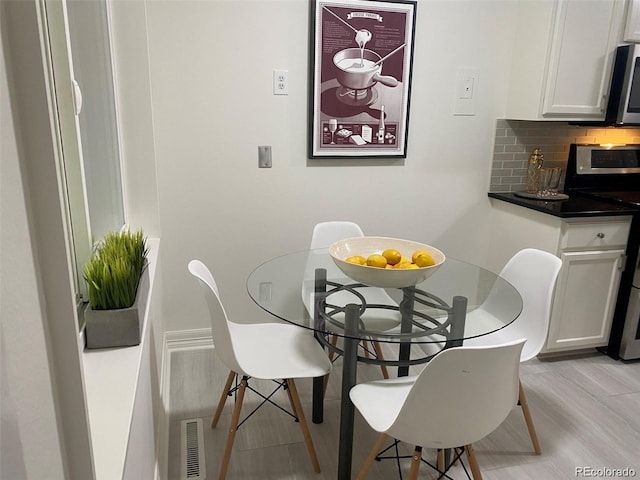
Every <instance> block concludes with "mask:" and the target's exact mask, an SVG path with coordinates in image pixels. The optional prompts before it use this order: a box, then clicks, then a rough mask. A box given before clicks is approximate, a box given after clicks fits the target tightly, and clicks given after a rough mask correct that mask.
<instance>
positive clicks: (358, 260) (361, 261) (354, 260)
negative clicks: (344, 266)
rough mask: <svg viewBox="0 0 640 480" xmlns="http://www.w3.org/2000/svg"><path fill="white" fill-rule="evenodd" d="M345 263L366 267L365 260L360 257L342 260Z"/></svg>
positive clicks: (354, 256)
mask: <svg viewBox="0 0 640 480" xmlns="http://www.w3.org/2000/svg"><path fill="white" fill-rule="evenodd" d="M344 261H345V262H349V263H355V264H356V265H366V264H367V259H366V258H364V257H363V256H362V255H352V256H351V257H347V258H345V259H344Z"/></svg>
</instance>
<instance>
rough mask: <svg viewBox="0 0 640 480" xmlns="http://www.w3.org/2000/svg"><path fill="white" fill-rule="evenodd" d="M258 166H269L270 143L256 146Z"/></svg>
mask: <svg viewBox="0 0 640 480" xmlns="http://www.w3.org/2000/svg"><path fill="white" fill-rule="evenodd" d="M258 167H260V168H271V145H261V146H258Z"/></svg>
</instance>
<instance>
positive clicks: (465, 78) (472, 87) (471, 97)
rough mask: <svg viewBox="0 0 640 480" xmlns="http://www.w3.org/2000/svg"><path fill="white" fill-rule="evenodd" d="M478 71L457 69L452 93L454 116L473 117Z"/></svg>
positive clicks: (475, 69)
mask: <svg viewBox="0 0 640 480" xmlns="http://www.w3.org/2000/svg"><path fill="white" fill-rule="evenodd" d="M479 78H480V69H479V68H471V67H461V68H459V69H458V73H457V78H456V84H455V92H454V97H455V98H454V106H453V114H454V115H475V114H476V98H477V97H478V82H479Z"/></svg>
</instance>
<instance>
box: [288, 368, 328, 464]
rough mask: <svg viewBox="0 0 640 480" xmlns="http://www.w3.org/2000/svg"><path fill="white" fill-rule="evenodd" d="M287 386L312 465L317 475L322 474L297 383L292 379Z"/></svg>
mask: <svg viewBox="0 0 640 480" xmlns="http://www.w3.org/2000/svg"><path fill="white" fill-rule="evenodd" d="M287 384H288V385H289V389H288V391H289V395H290V398H291V403H292V404H293V408H294V412H295V415H296V417H298V423H299V424H300V429H301V430H302V436H303V437H304V443H306V445H307V450H308V451H309V456H310V457H311V463H312V464H313V470H314V471H315V472H316V473H320V462H318V456H317V455H316V449H315V448H314V447H313V440H312V439H311V432H310V431H309V426H308V425H307V420H306V419H305V417H304V410H303V409H302V403H300V397H299V396H298V389H297V387H296V384H295V382H294V381H293V379H292V378H289V379H287Z"/></svg>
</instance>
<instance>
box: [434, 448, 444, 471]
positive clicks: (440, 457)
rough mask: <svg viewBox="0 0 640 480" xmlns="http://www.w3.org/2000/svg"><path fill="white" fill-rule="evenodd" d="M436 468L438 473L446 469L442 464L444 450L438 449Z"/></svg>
mask: <svg viewBox="0 0 640 480" xmlns="http://www.w3.org/2000/svg"><path fill="white" fill-rule="evenodd" d="M436 466H437V467H438V470H440V473H442V472H444V469H445V468H446V465H445V464H444V449H442V448H439V449H438V454H437V456H436Z"/></svg>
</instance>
